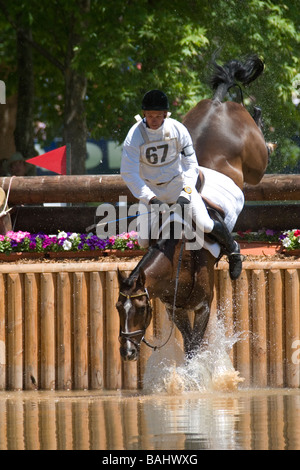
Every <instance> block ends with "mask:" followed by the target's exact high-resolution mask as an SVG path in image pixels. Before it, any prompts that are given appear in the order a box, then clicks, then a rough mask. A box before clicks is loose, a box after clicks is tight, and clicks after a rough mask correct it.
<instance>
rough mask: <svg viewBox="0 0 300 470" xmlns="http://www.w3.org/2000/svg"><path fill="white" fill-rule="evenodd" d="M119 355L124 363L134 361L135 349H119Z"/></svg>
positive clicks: (136, 355) (135, 357) (136, 353)
mask: <svg viewBox="0 0 300 470" xmlns="http://www.w3.org/2000/svg"><path fill="white" fill-rule="evenodd" d="M120 354H121V357H122V359H123V360H124V361H136V360H137V358H138V352H137V350H136V349H135V348H120Z"/></svg>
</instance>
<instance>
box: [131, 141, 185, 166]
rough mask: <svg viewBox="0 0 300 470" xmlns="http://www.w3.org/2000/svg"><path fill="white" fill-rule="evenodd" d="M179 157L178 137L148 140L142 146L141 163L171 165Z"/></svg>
mask: <svg viewBox="0 0 300 470" xmlns="http://www.w3.org/2000/svg"><path fill="white" fill-rule="evenodd" d="M177 157H178V145H177V139H176V138H173V139H168V140H161V141H159V142H148V143H146V144H143V145H141V147H140V163H141V164H145V165H150V166H155V167H158V166H159V167H160V166H163V165H170V164H171V163H172V162H173V161H174V160H176V159H177Z"/></svg>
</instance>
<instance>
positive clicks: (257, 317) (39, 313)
mask: <svg viewBox="0 0 300 470" xmlns="http://www.w3.org/2000/svg"><path fill="white" fill-rule="evenodd" d="M135 265H136V262H133V261H130V262H126V261H121V262H119V263H115V262H112V261H108V262H102V263H97V262H89V263H87V262H77V263H75V262H73V263H35V264H20V265H10V264H2V265H1V266H0V390H32V389H42V390H87V389H91V390H103V389H109V390H117V389H133V390H135V389H139V388H141V387H142V382H143V374H144V371H145V367H146V363H147V360H148V358H149V356H150V355H151V354H152V350H150V349H149V348H147V347H146V346H145V345H144V344H143V345H142V347H141V357H140V359H139V361H138V362H137V363H130V362H122V361H121V359H120V354H119V342H118V333H119V318H118V313H117V310H116V308H115V304H116V301H117V295H118V281H117V268H119V269H120V270H121V271H123V272H126V273H128V272H129V271H130V270H131V269H133V267H134V266H135ZM299 278H300V262H299V261H298V262H297V261H277V262H262V261H261V262H255V263H254V262H250V261H246V262H245V263H244V269H243V272H242V275H241V277H240V278H239V279H238V280H237V281H235V282H232V281H231V280H230V278H229V274H228V265H227V263H226V262H220V263H219V265H218V267H217V268H216V269H215V298H214V302H213V308H214V309H216V310H217V312H218V315H219V316H220V317H222V318H223V320H224V323H225V325H226V330H227V333H228V334H229V335H231V334H232V333H237V332H238V333H240V334H241V338H242V339H241V340H239V341H237V343H236V344H235V345H234V347H233V349H232V351H231V358H232V362H233V365H234V366H235V368H236V369H237V370H238V371H239V372H240V374H241V376H242V377H244V378H245V385H246V386H256V387H291V388H299V387H300V351H299V349H300V346H299V344H300V342H299V340H300V294H299V291H300V285H299V282H300V279H299ZM153 307H154V315H153V321H152V323H151V325H150V327H149V329H148V330H147V338H148V339H149V340H151V341H154V342H155V341H157V342H159V340H158V339H157V338H160V336H161V332H162V331H165V332H168V331H169V327H170V323H169V320H168V319H167V317H166V314H165V311H164V308H163V305H162V304H161V303H160V301H159V300H155V301H154V302H153ZM173 335H174V336H175V337H176V339H177V340H178V341H179V342H180V341H181V339H180V338H181V337H180V334H179V332H178V331H177V330H176V328H175V330H174V333H173ZM297 348H298V350H297Z"/></svg>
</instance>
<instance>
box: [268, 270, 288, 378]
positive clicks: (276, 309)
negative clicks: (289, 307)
mask: <svg viewBox="0 0 300 470" xmlns="http://www.w3.org/2000/svg"><path fill="white" fill-rule="evenodd" d="M283 284H284V278H283V275H282V271H281V270H279V269H271V270H270V272H269V296H268V318H269V321H268V324H269V328H268V331H269V338H270V346H269V350H270V360H269V364H270V365H269V368H270V369H269V385H270V386H271V387H283V385H284V375H283V363H284V355H283V331H284V322H283V311H284V302H283Z"/></svg>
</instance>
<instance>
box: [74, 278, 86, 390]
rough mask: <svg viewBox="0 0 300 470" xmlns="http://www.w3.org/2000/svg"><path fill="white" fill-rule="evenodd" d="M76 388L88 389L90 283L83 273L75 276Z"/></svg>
mask: <svg viewBox="0 0 300 470" xmlns="http://www.w3.org/2000/svg"><path fill="white" fill-rule="evenodd" d="M73 282H74V287H73V298H74V303H73V323H74V326H73V331H74V338H73V340H74V347H73V357H74V365H73V369H74V388H75V389H79V390H84V389H88V387H89V380H88V379H89V377H88V282H87V274H86V273H83V272H78V273H74V275H73Z"/></svg>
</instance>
